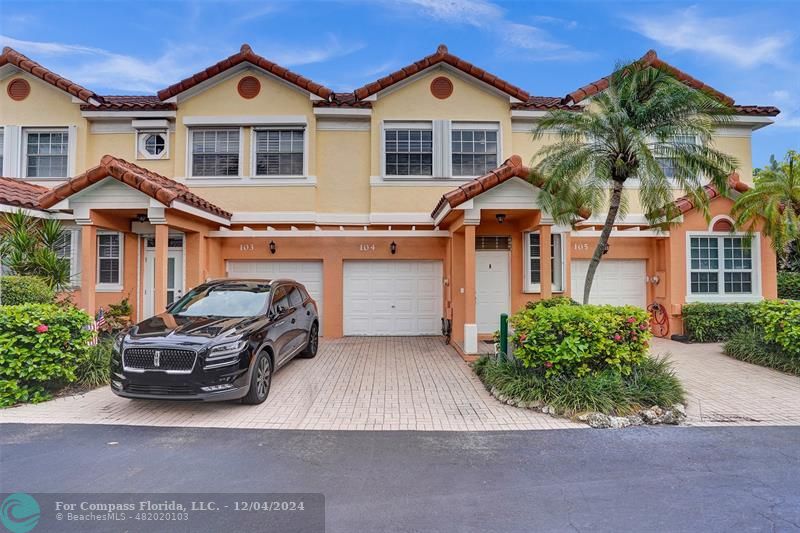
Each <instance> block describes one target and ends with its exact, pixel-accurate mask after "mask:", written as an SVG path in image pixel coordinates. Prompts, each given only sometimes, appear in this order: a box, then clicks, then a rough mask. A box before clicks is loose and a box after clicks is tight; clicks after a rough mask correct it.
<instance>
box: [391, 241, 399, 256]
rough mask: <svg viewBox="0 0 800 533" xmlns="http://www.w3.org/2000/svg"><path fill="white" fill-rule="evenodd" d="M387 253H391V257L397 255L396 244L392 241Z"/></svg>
mask: <svg viewBox="0 0 800 533" xmlns="http://www.w3.org/2000/svg"><path fill="white" fill-rule="evenodd" d="M389 251H390V252H392V255H394V254H396V253H397V243H396V242H394V241H392V244H390V245H389Z"/></svg>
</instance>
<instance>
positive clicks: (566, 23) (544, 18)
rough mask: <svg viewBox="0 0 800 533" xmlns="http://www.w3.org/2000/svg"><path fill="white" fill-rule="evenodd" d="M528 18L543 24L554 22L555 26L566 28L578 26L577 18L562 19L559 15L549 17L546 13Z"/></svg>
mask: <svg viewBox="0 0 800 533" xmlns="http://www.w3.org/2000/svg"><path fill="white" fill-rule="evenodd" d="M530 20H532V21H534V22H541V23H543V24H554V25H556V26H562V27H564V28H567V29H568V30H574V29H575V28H577V27H578V21H577V20H570V19H562V18H559V17H550V16H548V15H534V16H532V17H530Z"/></svg>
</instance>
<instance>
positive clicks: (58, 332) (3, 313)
mask: <svg viewBox="0 0 800 533" xmlns="http://www.w3.org/2000/svg"><path fill="white" fill-rule="evenodd" d="M90 322H91V318H90V317H89V315H87V314H86V313H84V312H83V311H80V310H78V309H75V308H71V307H70V308H65V307H58V306H56V305H52V304H27V305H4V306H2V307H0V406H9V405H14V404H17V403H20V402H40V401H43V400H46V399H48V398H49V396H50V393H49V390H50V389H52V388H53V387H55V386H58V385H60V384H63V383H65V382H71V381H74V380H75V369H76V368H77V366H78V364H80V363H81V362H82V361H83V360H84V359H85V358H86V357H87V355H88V351H89V345H88V343H89V340H90V338H91V332H90V331H89V330H88V329H87V327H86V326H87V325H88V324H89V323H90Z"/></svg>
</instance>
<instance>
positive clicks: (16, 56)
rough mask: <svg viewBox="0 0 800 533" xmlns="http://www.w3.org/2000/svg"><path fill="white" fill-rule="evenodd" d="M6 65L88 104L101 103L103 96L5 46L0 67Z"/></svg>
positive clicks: (0, 59)
mask: <svg viewBox="0 0 800 533" xmlns="http://www.w3.org/2000/svg"><path fill="white" fill-rule="evenodd" d="M6 65H13V66H15V67H16V68H18V69H20V70H22V71H24V72H27V73H29V74H31V75H32V76H35V77H37V78H39V79H40V80H42V81H44V82H46V83H49V84H50V85H52V86H53V87H56V88H58V89H61V90H62V91H64V92H66V93H69V94H71V95H72V96H74V97H75V98H78V99H79V100H82V101H84V102H86V103H88V104H92V105H93V106H94V105H99V104H102V103H103V97H102V96H99V95H97V94H95V93H94V91H90V90H89V89H87V88H85V87H82V86H80V85H78V84H77V83H75V82H74V81H70V80H68V79H67V78H65V77H63V76H60V75H59V74H56V73H55V72H53V71H51V70H48V69H46V68H44V67H43V66H42V65H40V64H39V63H37V62H36V61H34V60H32V59H30V58H29V57H27V56H25V55H23V54H21V53H19V52H17V51H16V50H14V49H13V48H10V47H8V46H6V47H5V48H3V53H2V54H0V68H2V67H4V66H6Z"/></svg>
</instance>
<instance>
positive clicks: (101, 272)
mask: <svg viewBox="0 0 800 533" xmlns="http://www.w3.org/2000/svg"><path fill="white" fill-rule="evenodd" d="M97 288H98V289H100V288H106V289H108V290H121V288H122V234H121V233H98V234H97Z"/></svg>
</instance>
